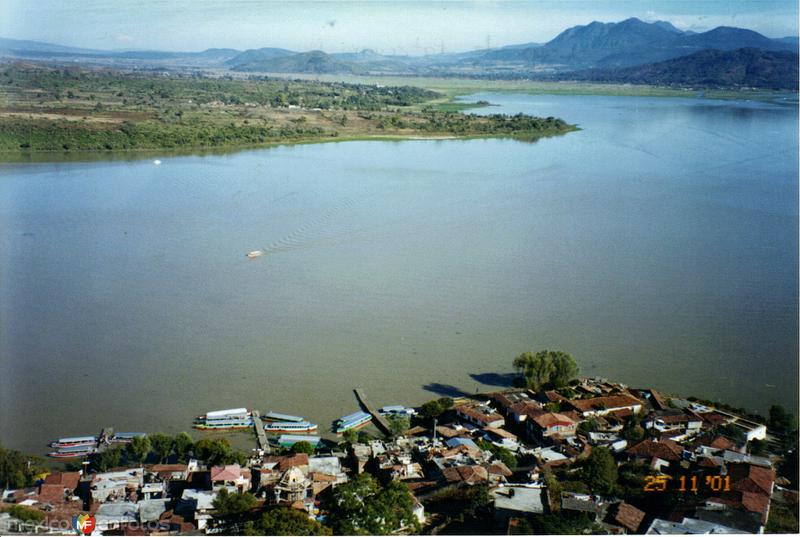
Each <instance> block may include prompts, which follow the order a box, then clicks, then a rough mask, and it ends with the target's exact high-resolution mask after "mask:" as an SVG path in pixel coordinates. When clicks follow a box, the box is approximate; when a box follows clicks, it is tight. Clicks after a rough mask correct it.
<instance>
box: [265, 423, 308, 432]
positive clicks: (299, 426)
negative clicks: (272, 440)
mask: <svg viewBox="0 0 800 537" xmlns="http://www.w3.org/2000/svg"><path fill="white" fill-rule="evenodd" d="M264 430H265V431H266V432H268V433H313V432H314V431H316V430H317V425H316V424H314V423H309V422H307V421H273V422H270V423H265V424H264Z"/></svg>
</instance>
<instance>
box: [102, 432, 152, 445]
mask: <svg viewBox="0 0 800 537" xmlns="http://www.w3.org/2000/svg"><path fill="white" fill-rule="evenodd" d="M142 436H147V435H146V434H145V433H116V434H115V435H114V436H112V437H111V440H109V442H111V443H112V444H128V443H130V442H131V441H133V439H134V438H139V437H142Z"/></svg>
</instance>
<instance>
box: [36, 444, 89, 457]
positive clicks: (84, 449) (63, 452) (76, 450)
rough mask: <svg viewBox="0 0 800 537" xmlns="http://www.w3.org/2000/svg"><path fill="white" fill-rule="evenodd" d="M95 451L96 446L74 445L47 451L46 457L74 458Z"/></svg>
mask: <svg viewBox="0 0 800 537" xmlns="http://www.w3.org/2000/svg"><path fill="white" fill-rule="evenodd" d="M93 453H97V448H96V447H94V446H74V447H69V448H61V449H59V450H58V451H53V452H51V453H48V454H47V456H48V457H53V458H54V459H76V458H78V457H86V456H87V455H92V454H93Z"/></svg>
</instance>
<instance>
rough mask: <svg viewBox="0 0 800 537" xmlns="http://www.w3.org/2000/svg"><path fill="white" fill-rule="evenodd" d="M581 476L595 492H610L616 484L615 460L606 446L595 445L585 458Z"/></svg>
mask: <svg viewBox="0 0 800 537" xmlns="http://www.w3.org/2000/svg"><path fill="white" fill-rule="evenodd" d="M582 476H583V479H584V481H585V482H586V483H587V484H588V485H589V486H590V487H591V488H592V490H593V491H595V492H601V493H610V492H612V491H613V490H614V487H615V485H616V484H617V479H618V472H617V462H616V461H615V460H614V456H613V455H612V454H611V451H610V450H609V449H608V448H604V447H595V448H593V449H592V453H591V454H590V455H589V457H588V458H587V459H586V462H585V463H584V466H583V472H582Z"/></svg>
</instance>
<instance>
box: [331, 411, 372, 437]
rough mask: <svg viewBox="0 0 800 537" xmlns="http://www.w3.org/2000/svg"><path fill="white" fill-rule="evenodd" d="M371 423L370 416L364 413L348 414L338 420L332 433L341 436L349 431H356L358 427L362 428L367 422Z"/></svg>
mask: <svg viewBox="0 0 800 537" xmlns="http://www.w3.org/2000/svg"><path fill="white" fill-rule="evenodd" d="M371 421H372V416H370V415H369V414H367V413H366V412H355V413H354V414H350V415H348V416H344V417H342V418H339V419H338V420H336V422H335V423H334V431H335V432H336V434H342V433H343V432H345V431H349V430H350V429H358V428H360V427H364V426H365V425H367V424H368V423H369V422H371Z"/></svg>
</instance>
